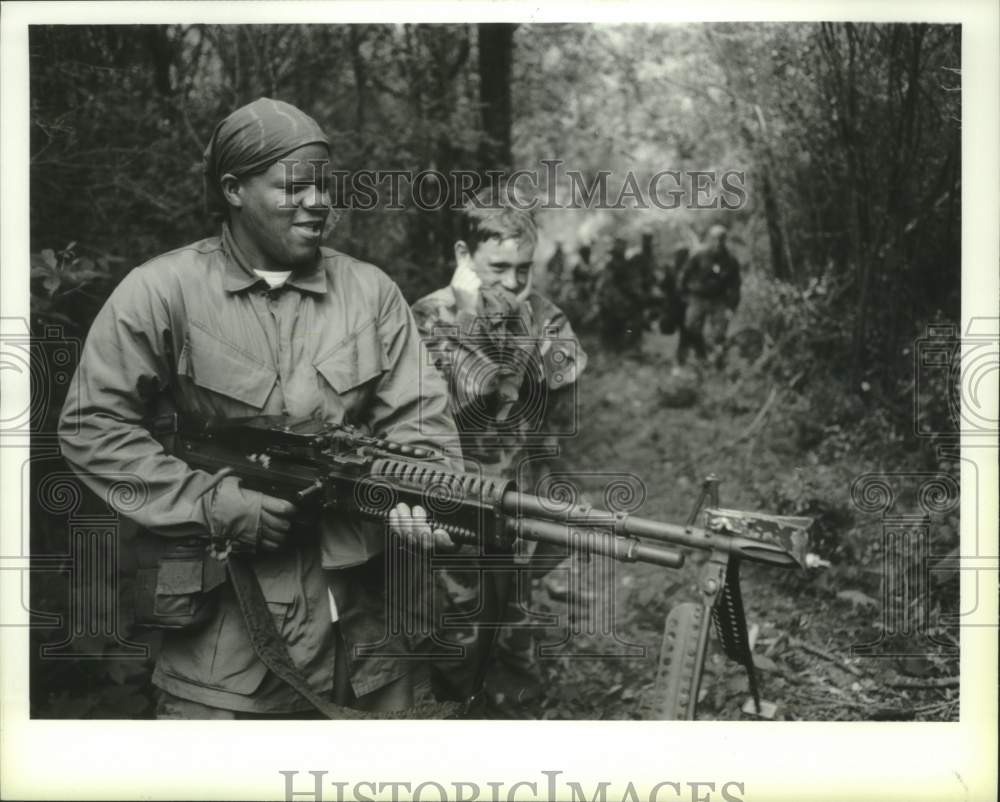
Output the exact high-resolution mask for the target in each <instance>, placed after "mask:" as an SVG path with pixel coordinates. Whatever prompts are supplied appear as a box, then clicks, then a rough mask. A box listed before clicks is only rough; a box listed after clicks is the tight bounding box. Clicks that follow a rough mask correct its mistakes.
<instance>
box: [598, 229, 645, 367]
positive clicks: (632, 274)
mask: <svg viewBox="0 0 1000 802" xmlns="http://www.w3.org/2000/svg"><path fill="white" fill-rule="evenodd" d="M633 267H634V266H633V265H630V264H629V260H628V259H626V257H625V240H624V239H622V238H620V237H617V238H615V241H614V244H613V245H612V246H611V255H610V257H609V258H608V262H607V264H606V265H605V266H604V273H603V275H602V276H601V285H600V291H599V293H598V307H599V314H600V326H601V338H602V339H603V341H604V343H605V344H606V345H608V346H610V347H611V348H614V349H615V350H623V349H625V348H628V347H630V346H634V345H636V344H637V343H638V342H639V340H640V339H641V338H642V329H643V325H644V322H645V321H644V315H643V311H642V310H643V306H644V302H645V298H644V296H643V288H642V279H641V276H639V275H638V274H637V272H636V271H635V270H634V269H633Z"/></svg>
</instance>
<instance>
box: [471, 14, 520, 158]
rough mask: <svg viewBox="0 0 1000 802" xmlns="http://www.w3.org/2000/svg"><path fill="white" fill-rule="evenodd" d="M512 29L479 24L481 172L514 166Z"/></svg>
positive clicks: (508, 26) (512, 26) (501, 23)
mask: <svg viewBox="0 0 1000 802" xmlns="http://www.w3.org/2000/svg"><path fill="white" fill-rule="evenodd" d="M515 27H517V26H516V25H513V24H511V23H506V22H500V23H492V22H491V23H481V24H480V25H479V100H480V104H481V108H482V118H483V135H484V137H483V140H482V141H481V143H480V146H479V165H480V168H481V169H483V170H484V171H485V170H490V169H504V170H509V169H510V168H511V166H512V165H513V157H512V154H511V136H510V130H511V97H510V76H511V64H512V62H513V54H514V28H515Z"/></svg>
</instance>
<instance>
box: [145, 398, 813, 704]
mask: <svg viewBox="0 0 1000 802" xmlns="http://www.w3.org/2000/svg"><path fill="white" fill-rule="evenodd" d="M169 417H170V419H171V420H169V421H167V422H164V420H163V419H161V420H160V421H159V422H158V423H157V424H155V425H154V427H153V429H154V433H155V432H159V433H161V434H168V433H173V437H174V442H173V445H172V449H171V450H172V451H173V453H174V454H176V455H177V456H178V457H179V458H181V459H183V460H184V461H185V462H187V463H188V465H190V466H191V467H192V468H198V469H202V470H205V471H209V472H219V471H226V472H231V473H232V474H234V475H236V476H238V477H239V478H240V479H241V481H242V483H243V485H244V486H245V487H248V488H249V489H253V490H258V491H261V492H264V493H267V494H268V495H273V496H277V497H280V498H284V499H287V500H289V501H292V502H294V503H295V504H296V505H298V506H299V508H300V509H301V510H304V511H307V512H308V511H310V510H312V511H314V512H318V511H320V510H334V511H341V512H342V513H343V514H344V515H353V516H361V517H364V518H367V519H371V520H385V519H387V517H388V515H389V512H390V511H391V510H392V509H393V508H394V507H395V506H396V504H397V503H399V502H401V501H402V502H406V503H407V504H409V505H410V506H411V507H412V506H413V505H417V504H419V505H420V506H422V507H423V508H424V509H426V510H427V514H428V519H429V521H430V522H431V523H432V525H433V526H434V527H436V528H441V529H444V530H445V531H446V532H448V534H449V535H450V537H451V539H452V540H453V541H454V542H456V543H458V544H475V545H478V546H480V548H481V549H482V550H483V553H485V554H489V553H491V552H492V553H497V552H505V551H509V550H510V549H511V548H512V546H513V543H514V541H515V539H516V538H519V537H520V538H525V539H527V540H535V541H544V542H548V543H554V544H560V545H564V546H565V547H567V548H568V549H570V550H581V549H582V550H585V551H587V552H589V553H596V554H600V555H604V556H607V557H611V558H613V559H615V560H620V561H623V562H644V563H650V564H653V565H658V566H662V567H665V568H681V567H682V566H683V565H684V563H685V559H686V556H687V552H689V551H690V550H698V551H701V552H704V553H706V554H707V559H705V560H704V561H703V562H702V563H701V566H700V568H699V577H698V586H697V587H698V590H697V593H696V598H694V599H693V600H690V601H686V602H684V603H681V604H678V605H676V606H675V607H674V608H673V609H672V610H671V611H670V613H669V615H668V617H667V621H666V627H665V631H664V637H663V646H662V649H661V652H660V660H659V665H658V670H657V679H656V683H655V686H654V691H655V697H656V698H655V700H654V703H653V710H652V715H653V716H654V717H655V718H659V719H693V718H694V717H695V708H696V705H697V701H698V690H699V686H700V683H701V674H702V667H703V664H704V660H705V655H706V650H707V647H708V636H709V628H710V625H711V624H710V622H714V624H715V627H716V630H717V633H718V636H719V639H720V641H721V643H722V646H723V648H724V649H725V652H726V653H727V655H728V656H729V657H731V658H732V659H734V660H736V661H737V662H739V663H740V664H741V665H743V666H744V667H745V668H746V670H747V672H748V675H749V680H750V688H751V691H752V693H753V697H754V700H755V702H756V704H757V707H758V710H759V707H760V697H759V692H758V688H757V682H756V676H755V672H754V666H753V659H752V656H751V653H750V644H749V642H748V638H747V627H746V619H745V617H744V613H743V603H742V598H741V596H740V584H739V567H740V564H741V562H742V561H744V560H747V561H750V562H756V563H763V564H765V565H770V566H775V567H779V568H793V567H796V566H800V567H804V565H805V554H806V546H807V543H808V529H809V526H810V524H811V521H810V520H809V519H807V518H789V517H779V516H772V515H763V514H758V513H747V512H741V511H737V510H728V509H722V508H720V507H719V505H718V482H717V480H716V479H715V478H714V477H709V478H708V479H706V481H705V484H704V486H703V488H702V493H701V496H700V498H699V499H698V501H697V502H696V504H695V506H694V509H693V510H692V513H691V515H690V517H689V520H688V521H687V523H686V524H684V525H678V524H671V523H661V522H659V521H653V520H649V519H646V518H640V517H638V516H635V515H631V514H628V513H624V512H614V511H608V510H602V509H596V508H593V507H591V506H589V505H585V504H566V503H565V502H563V501H560V500H557V499H553V498H548V497H543V496H535V495H531V494H528V493H522V492H519V491H518V490H517V489H516V487H515V486H514V483H513V482H512V481H504V480H500V479H496V478H492V477H489V476H483V475H479V474H477V473H475V472H471V471H454V470H451V469H450V468H449V466H448V464H447V455H446V454H445V453H443V452H441V451H438V450H435V449H432V448H425V447H421V446H412V445H406V444H403V443H396V442H392V441H390V440H386V439H384V438H380V437H375V436H372V435H369V434H366V433H365V432H363V431H361V430H360V429H357V428H355V427H352V426H349V425H343V424H330V423H324V422H322V421H319V420H316V419H311V418H310V419H299V420H292V419H289V418H285V417H281V416H258V417H254V418H242V419H229V420H223V421H219V422H200V423H193V422H187V421H178V420H177V418H176V417H175V416H169ZM706 502H708V503H709V505H710V506H708V507H705V506H704V505H705V503H706ZM699 517H701V518H702V519H703V520H702V525H701V526H696V525H695V523H696V522H697V520H698V518H699ZM581 533H585V534H586V537H581V536H580V535H581Z"/></svg>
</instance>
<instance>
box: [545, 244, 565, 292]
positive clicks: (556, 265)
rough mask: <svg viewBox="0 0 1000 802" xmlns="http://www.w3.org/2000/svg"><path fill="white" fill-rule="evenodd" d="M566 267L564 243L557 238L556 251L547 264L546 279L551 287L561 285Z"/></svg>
mask: <svg viewBox="0 0 1000 802" xmlns="http://www.w3.org/2000/svg"><path fill="white" fill-rule="evenodd" d="M565 267H566V254H564V253H563V249H562V243H561V242H559V241H558V240H557V241H556V250H555V253H553V254H552V256H550V257H549V261H548V263H547V264H546V265H545V280H546V281H547V282H548V284H549V286H550V287H552V288H556V287H557V286H558V285H559V283H560V282H561V281H562V277H563V270H564V268H565ZM550 294H551V293H550Z"/></svg>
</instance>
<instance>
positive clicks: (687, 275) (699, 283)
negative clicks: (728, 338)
mask: <svg viewBox="0 0 1000 802" xmlns="http://www.w3.org/2000/svg"><path fill="white" fill-rule="evenodd" d="M726 233H727V232H726V227H725V226H723V225H714V226H712V227H711V228H710V229H709V231H708V236H707V237H706V240H705V242H704V243H703V244H702V246H701V247H699V248H698V249H697V250H696V251H695V252H694V253H693V254H691V256H690V258H689V259H688V260H687V263H686V264H685V265H684V266H683V268H682V269H681V271H680V277H679V279H678V282H677V292H678V295H679V296H680V300H681V302H682V303H683V305H684V314H683V322H682V324H681V327H680V337H679V339H678V343H677V364H678V365H682V366H683V365H685V364H687V358H688V353H689V352H690V351H691V350H692V349H693V350H694V352H695V355H696V356H697V357H698V358H699V359H701V360H705V359H706V358H707V356H708V354H707V345H706V342H705V326H706V324H707V325H708V326H709V330H710V332H711V336H710V340H711V341H712V345H713V346H717V345H718V344H720V343H721V342H722V341H723V340H724V339H725V335H726V328H727V327H728V325H729V316H730V314H731V313H732V311H733V310H735V309H736V307H737V306H738V305H739V302H740V281H741V279H740V265H739V262H737V261H736V258H735V257H734V256H733V255H732V254H731V253H730V252H729V250H728V249H727V248H726Z"/></svg>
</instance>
